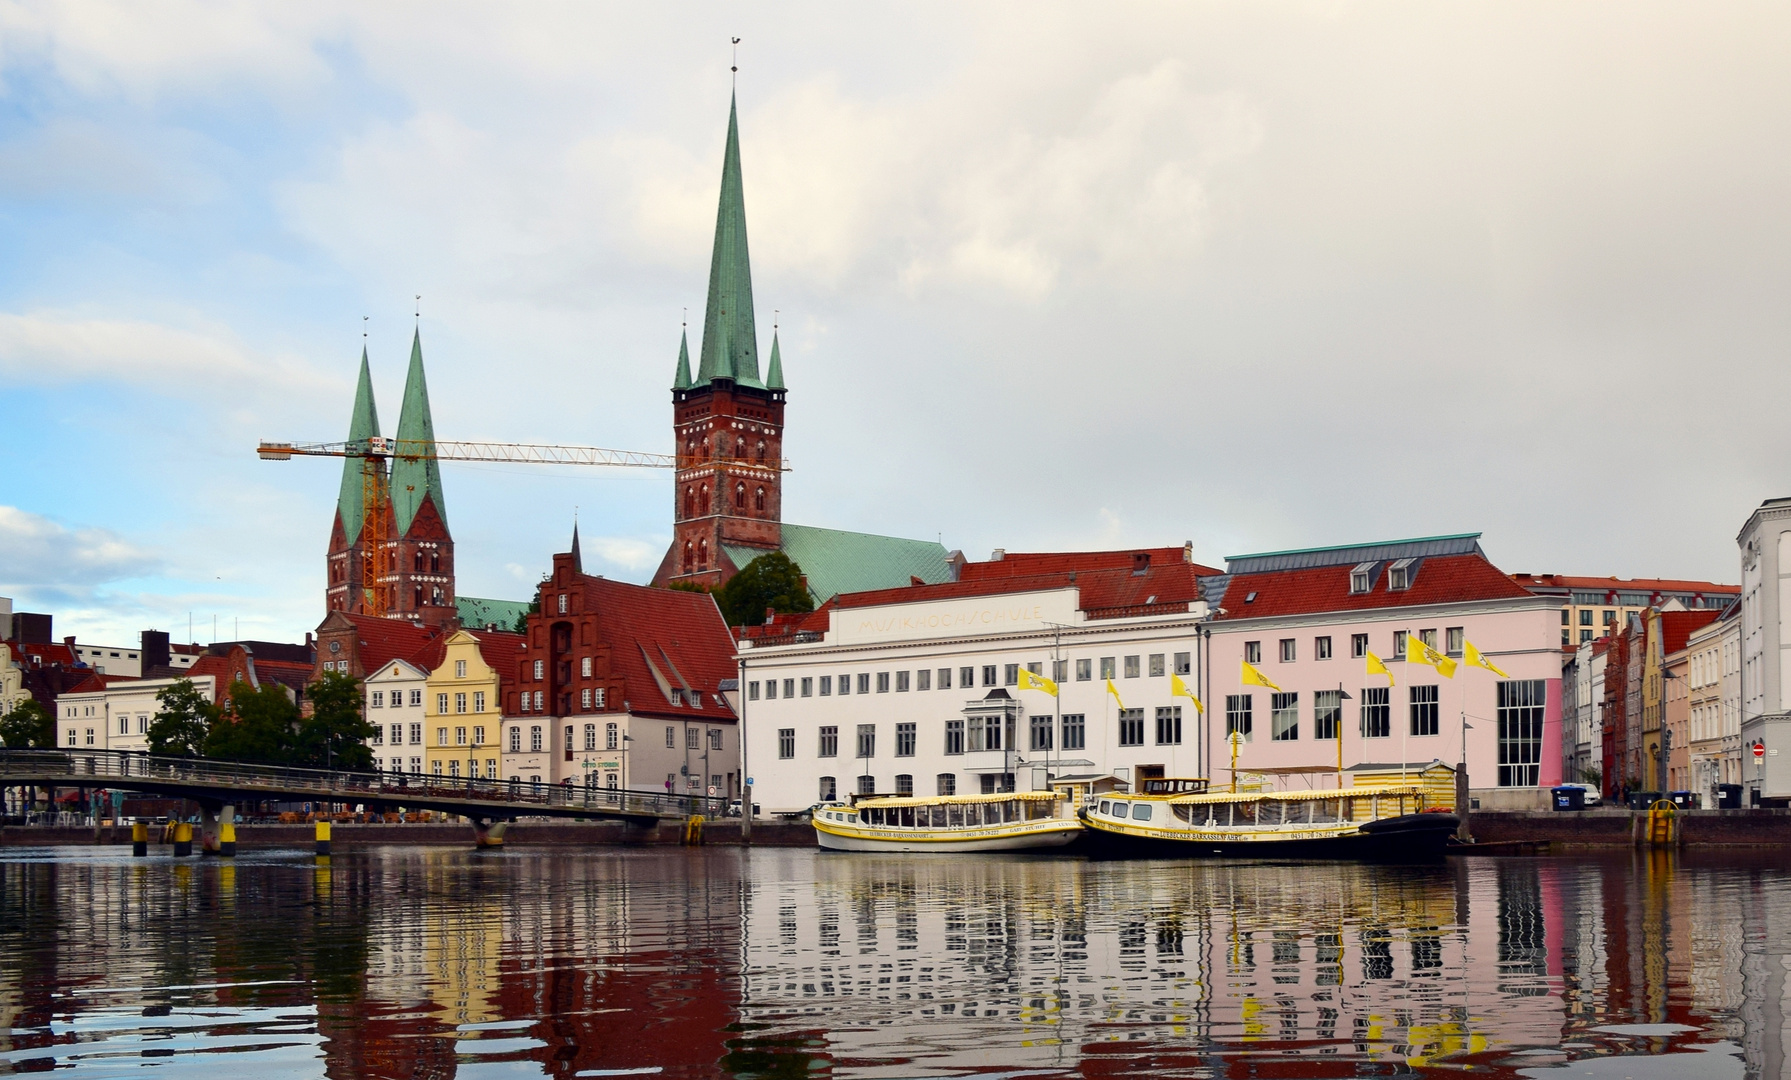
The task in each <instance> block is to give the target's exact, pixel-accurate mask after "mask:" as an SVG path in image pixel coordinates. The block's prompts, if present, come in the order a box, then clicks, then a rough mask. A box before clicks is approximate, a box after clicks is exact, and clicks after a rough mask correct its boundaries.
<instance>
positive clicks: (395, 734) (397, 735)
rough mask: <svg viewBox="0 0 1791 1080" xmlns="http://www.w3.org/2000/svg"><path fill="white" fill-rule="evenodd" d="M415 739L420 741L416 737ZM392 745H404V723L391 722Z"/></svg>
mask: <svg viewBox="0 0 1791 1080" xmlns="http://www.w3.org/2000/svg"><path fill="white" fill-rule="evenodd" d="M415 741H417V742H421V741H422V740H421V739H418V740H415ZM392 745H393V746H403V745H404V725H403V724H393V725H392Z"/></svg>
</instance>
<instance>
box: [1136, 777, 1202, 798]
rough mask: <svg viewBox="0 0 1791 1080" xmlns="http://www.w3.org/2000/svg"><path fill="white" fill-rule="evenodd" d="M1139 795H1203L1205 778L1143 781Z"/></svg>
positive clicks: (1162, 778) (1158, 778) (1170, 778)
mask: <svg viewBox="0 0 1791 1080" xmlns="http://www.w3.org/2000/svg"><path fill="white" fill-rule="evenodd" d="M1139 794H1140V795H1204V794H1206V778H1205V777H1177V776H1158V777H1152V778H1151V779H1149V780H1146V781H1144V787H1143V789H1142V790H1140V791H1139Z"/></svg>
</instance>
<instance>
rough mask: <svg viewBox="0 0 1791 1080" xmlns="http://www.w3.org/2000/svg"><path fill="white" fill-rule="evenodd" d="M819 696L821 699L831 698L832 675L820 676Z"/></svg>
mask: <svg viewBox="0 0 1791 1080" xmlns="http://www.w3.org/2000/svg"><path fill="white" fill-rule="evenodd" d="M821 696H822V697H832V696H833V676H832V675H823V676H821Z"/></svg>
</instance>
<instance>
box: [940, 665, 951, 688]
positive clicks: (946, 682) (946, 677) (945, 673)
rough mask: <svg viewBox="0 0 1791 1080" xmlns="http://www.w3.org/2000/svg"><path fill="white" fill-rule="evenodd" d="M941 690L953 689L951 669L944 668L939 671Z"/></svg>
mask: <svg viewBox="0 0 1791 1080" xmlns="http://www.w3.org/2000/svg"><path fill="white" fill-rule="evenodd" d="M939 689H941V690H950V689H951V668H948V667H942V668H940V669H939Z"/></svg>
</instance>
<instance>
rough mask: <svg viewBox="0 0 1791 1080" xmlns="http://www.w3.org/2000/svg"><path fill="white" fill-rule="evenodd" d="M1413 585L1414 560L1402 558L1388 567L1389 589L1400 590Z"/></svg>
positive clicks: (1392, 590)
mask: <svg viewBox="0 0 1791 1080" xmlns="http://www.w3.org/2000/svg"><path fill="white" fill-rule="evenodd" d="M1411 587H1412V560H1411V559H1400V560H1399V561H1398V562H1396V563H1394V564H1393V565H1392V566H1389V567H1387V589H1388V590H1389V591H1391V592H1398V591H1400V590H1402V589H1409V588H1411Z"/></svg>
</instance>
